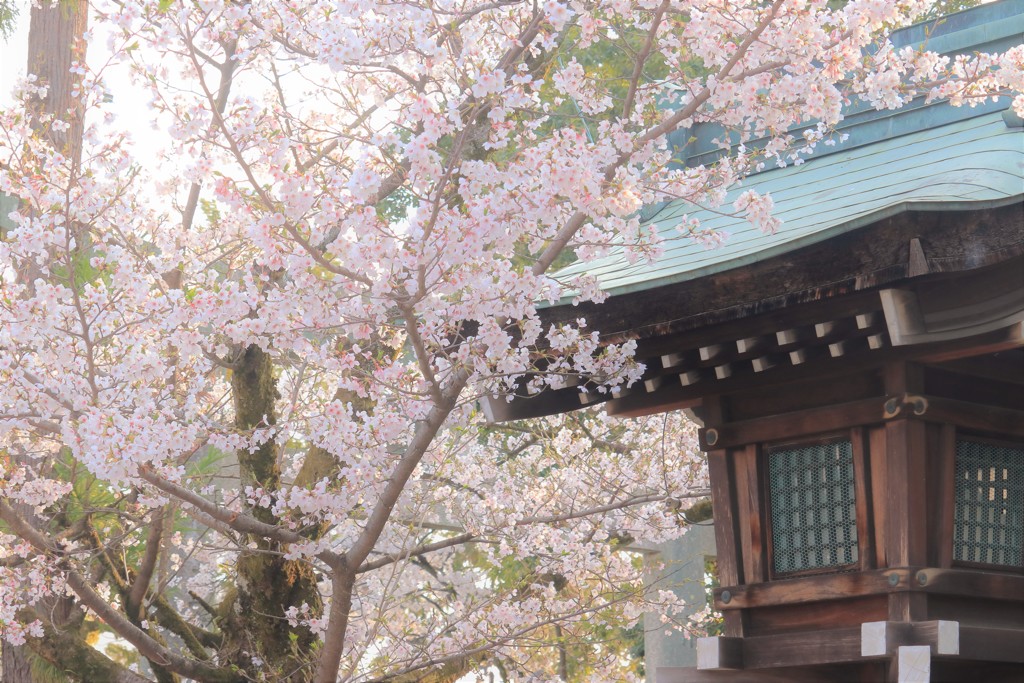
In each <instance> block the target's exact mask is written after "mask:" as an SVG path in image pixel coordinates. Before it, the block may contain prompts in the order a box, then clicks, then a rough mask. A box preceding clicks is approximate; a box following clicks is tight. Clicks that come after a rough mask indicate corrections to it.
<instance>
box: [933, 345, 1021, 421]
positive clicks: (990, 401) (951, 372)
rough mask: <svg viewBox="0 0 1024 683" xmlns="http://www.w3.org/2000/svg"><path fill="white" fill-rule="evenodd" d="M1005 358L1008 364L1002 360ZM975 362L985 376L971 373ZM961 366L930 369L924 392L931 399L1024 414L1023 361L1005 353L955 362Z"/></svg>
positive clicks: (1015, 355) (1014, 354) (1018, 356)
mask: <svg viewBox="0 0 1024 683" xmlns="http://www.w3.org/2000/svg"><path fill="white" fill-rule="evenodd" d="M1002 358H1005V360H1000V359H1002ZM972 361H974V362H976V363H977V365H978V366H979V367H983V368H984V372H985V373H993V374H994V373H997V372H998V373H999V374H998V376H997V377H995V376H989V375H988V374H974V373H971V372H970V371H969V368H970V363H971V362H972ZM954 362H957V363H961V364H962V365H957V366H954V368H955V369H954V368H950V367H946V366H939V367H936V366H929V367H928V368H926V370H925V383H924V391H925V393H926V394H929V395H931V396H940V397H943V398H952V399H956V400H958V401H967V402H968V403H978V404H983V405H993V406H998V407H1001V408H1011V409H1014V410H1024V386H1022V384H1024V357H1022V356H1020V355H1019V354H1017V353H1010V352H1005V353H1001V354H996V355H987V356H981V357H980V358H968V359H964V360H963V361H954Z"/></svg>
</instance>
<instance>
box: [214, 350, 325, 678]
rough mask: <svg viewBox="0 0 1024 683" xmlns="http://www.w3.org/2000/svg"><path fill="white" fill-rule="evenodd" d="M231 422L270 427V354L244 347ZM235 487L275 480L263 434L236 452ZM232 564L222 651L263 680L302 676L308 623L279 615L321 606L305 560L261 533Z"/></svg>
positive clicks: (276, 451) (266, 516) (273, 394)
mask: <svg viewBox="0 0 1024 683" xmlns="http://www.w3.org/2000/svg"><path fill="white" fill-rule="evenodd" d="M231 389H232V392H233V395H234V407H235V427H236V428H237V429H239V430H240V431H242V432H246V433H248V432H251V431H252V430H254V429H258V428H263V427H272V426H274V424H275V422H276V412H275V404H276V401H277V397H278V394H277V382H276V379H275V377H274V365H273V362H272V360H271V357H270V356H269V355H268V354H267V353H266V352H265V351H263V350H262V349H260V348H259V347H258V346H255V345H253V346H249V347H248V348H247V349H246V350H245V352H244V353H243V354H242V357H241V359H240V360H239V362H238V364H237V366H236V367H235V369H234V370H233V372H232V376H231ZM238 465H239V471H240V475H241V488H242V491H243V492H244V491H245V489H246V488H247V487H253V488H262V489H264V490H265V491H267V492H268V493H270V494H271V495H273V492H274V491H277V490H278V489H279V487H280V485H281V462H280V447H279V446H278V444H277V441H276V440H275V439H270V440H268V441H266V442H265V443H263V444H261V445H260V446H259V447H258V448H255V449H241V450H240V451H239V452H238ZM243 507H244V508H245V510H246V512H247V513H248V514H251V515H252V516H253V517H256V518H257V519H259V520H260V521H261V522H264V523H266V524H277V523H278V521H279V520H278V518H277V517H276V515H275V514H274V512H273V511H272V510H270V509H268V508H267V507H261V506H253V505H250V504H249V503H248V501H244V502H243ZM242 540H243V543H245V544H246V545H247V546H248V547H247V548H245V549H243V550H242V551H241V552H240V553H239V555H238V559H237V563H236V565H235V589H236V590H235V592H234V595H233V596H232V597H231V598H230V603H229V604H226V605H224V607H225V609H224V610H223V612H224V613H225V615H226V616H225V623H224V624H223V632H224V646H223V648H222V650H221V656H222V657H223V658H225V659H226V660H227V661H228V662H230V663H231V664H234V665H235V666H237V667H239V668H240V669H242V670H244V671H248V672H250V673H251V674H253V676H254V678H255V677H258V676H260V675H263V676H266V677H267V679H268V680H277V681H307V680H309V679H310V678H311V677H312V666H311V664H310V662H311V660H312V657H311V654H312V650H313V646H314V643H315V638H314V637H313V635H312V633H310V632H309V631H308V630H307V629H304V628H301V627H300V628H297V629H293V628H291V627H290V626H289V625H288V621H287V619H286V618H285V613H286V611H287V609H288V608H289V607H293V606H294V607H301V606H302V605H303V603H305V604H307V605H309V606H310V607H311V608H312V609H313V610H314V611H315V612H319V611H320V609H321V602H320V597H319V594H318V592H317V586H316V575H315V573H314V571H313V569H312V567H311V566H310V564H309V563H307V562H303V561H297V560H287V559H285V558H284V557H283V556H282V555H281V554H280V553H281V551H282V550H283V548H282V547H281V545H280V544H279V543H277V542H274V541H270V540H268V539H266V538H262V537H256V536H252V537H248V538H243V539H242Z"/></svg>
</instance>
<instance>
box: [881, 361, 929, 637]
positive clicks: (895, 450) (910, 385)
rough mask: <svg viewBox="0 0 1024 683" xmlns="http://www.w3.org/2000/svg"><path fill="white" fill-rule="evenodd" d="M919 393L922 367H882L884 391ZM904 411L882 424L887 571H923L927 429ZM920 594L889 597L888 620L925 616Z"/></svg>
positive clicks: (897, 394)
mask: <svg viewBox="0 0 1024 683" xmlns="http://www.w3.org/2000/svg"><path fill="white" fill-rule="evenodd" d="M922 389H923V375H922V372H921V368H920V367H918V366H916V365H913V364H910V363H907V362H905V361H897V362H893V363H890V364H889V365H887V366H886V368H885V391H886V394H887V395H888V396H889V397H890V398H896V399H897V400H900V401H902V398H903V397H905V396H907V395H914V394H920V393H921V391H922ZM908 410H909V408H908V407H907V406H906V405H904V406H903V408H902V412H901V413H900V414H897V415H895V416H894V417H892V418H889V420H888V421H887V422H886V424H885V449H886V450H885V456H886V470H887V475H888V476H887V477H886V478H887V480H888V481H887V489H888V491H887V492H886V493H887V501H888V505H887V508H888V509H887V511H886V512H887V514H886V534H885V536H886V538H885V543H886V546H887V547H886V557H887V560H888V566H890V567H922V566H926V565H927V562H928V509H927V486H926V480H925V472H926V457H925V455H926V454H925V450H926V448H927V433H926V425H925V424H924V423H923V422H921V421H919V420H911V419H908V417H907V415H906V412H907V411H908ZM926 601H927V598H926V596H925V595H924V594H923V593H917V592H913V593H912V592H908V591H898V592H895V593H892V594H890V596H889V619H890V621H912V620H919V619H925V618H927V609H926V608H927V604H926Z"/></svg>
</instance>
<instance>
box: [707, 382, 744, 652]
mask: <svg viewBox="0 0 1024 683" xmlns="http://www.w3.org/2000/svg"><path fill="white" fill-rule="evenodd" d="M702 406H703V409H704V424H705V426H706V427H709V428H717V427H718V426H719V425H721V424H723V423H724V421H725V419H724V418H725V416H724V415H723V409H722V400H721V398H720V397H718V396H709V397H707V398H705V399H704V401H703V402H702ZM707 456H708V476H709V478H710V479H711V504H712V510H713V512H714V519H715V547H716V552H717V563H718V582H719V583H720V584H721V585H723V586H737V585H740V584H742V583H744V581H745V579H744V576H743V568H742V565H741V564H740V557H739V544H738V542H737V539H738V538H739V529H738V528H737V524H738V520H737V518H736V512H735V511H736V496H735V488H734V472H733V467H732V463H731V462H729V454H728V451H727V450H726V449H724V448H718V449H716V448H710V447H709V450H708V452H707ZM723 619H724V621H725V635H726V636H743V635H744V632H745V630H746V629H745V628H744V620H745V616H744V614H743V613H742V611H741V610H724V611H723Z"/></svg>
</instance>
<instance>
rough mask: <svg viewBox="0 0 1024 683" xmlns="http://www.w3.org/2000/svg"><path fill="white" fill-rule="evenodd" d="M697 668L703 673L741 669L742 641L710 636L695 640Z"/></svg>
mask: <svg viewBox="0 0 1024 683" xmlns="http://www.w3.org/2000/svg"><path fill="white" fill-rule="evenodd" d="M697 668H698V669H699V670H703V671H714V670H718V669H742V668H743V639H742V638H730V637H728V636H711V637H710V638H699V639H698V640H697Z"/></svg>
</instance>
